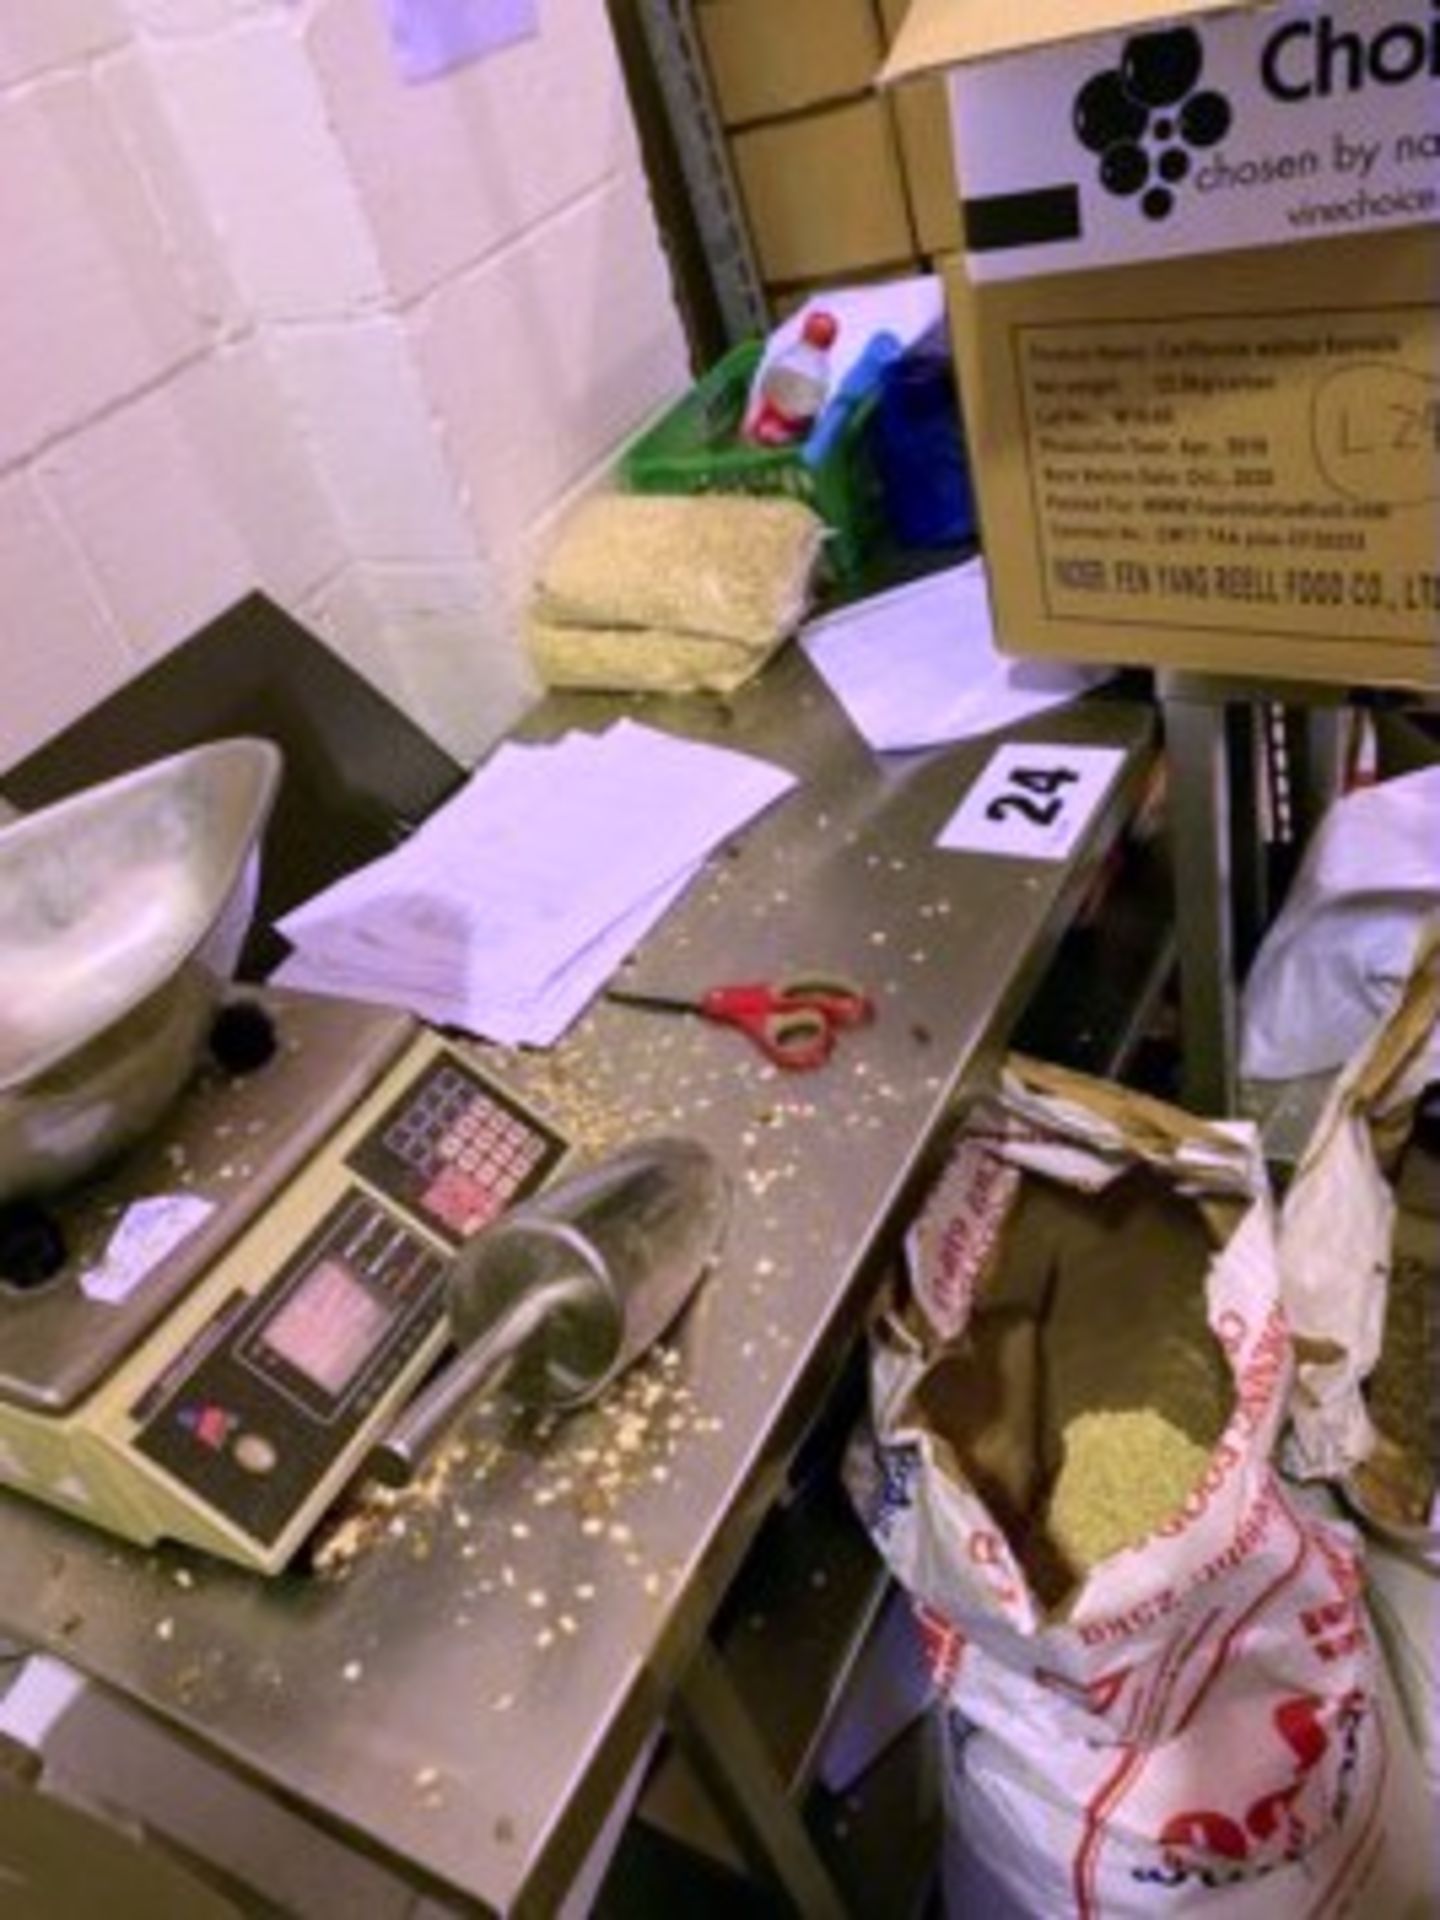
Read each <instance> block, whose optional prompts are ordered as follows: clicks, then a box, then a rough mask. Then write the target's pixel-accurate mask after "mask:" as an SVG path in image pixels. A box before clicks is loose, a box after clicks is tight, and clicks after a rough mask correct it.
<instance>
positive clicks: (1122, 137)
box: [1074, 27, 1233, 220]
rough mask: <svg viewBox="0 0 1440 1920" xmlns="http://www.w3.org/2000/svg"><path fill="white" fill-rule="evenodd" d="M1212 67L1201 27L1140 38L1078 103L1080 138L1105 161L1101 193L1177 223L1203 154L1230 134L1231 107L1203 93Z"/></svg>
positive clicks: (1154, 217) (1130, 41) (1076, 117)
mask: <svg viewBox="0 0 1440 1920" xmlns="http://www.w3.org/2000/svg"><path fill="white" fill-rule="evenodd" d="M1204 66H1205V49H1204V47H1203V46H1202V44H1201V41H1200V36H1199V34H1198V33H1196V31H1195V29H1194V28H1193V27H1174V28H1170V29H1167V30H1166V31H1163V32H1160V33H1137V34H1134V35H1132V37H1131V38H1130V39H1128V40H1127V41H1126V42H1125V45H1124V48H1123V50H1122V52H1121V55H1120V64H1119V65H1118V66H1116V67H1107V68H1106V70H1105V72H1103V73H1097V74H1096V75H1095V76H1094V78H1093V79H1091V80H1087V81H1086V82H1085V85H1084V86H1083V87H1082V88H1081V89H1080V91H1079V93H1078V94H1076V96H1075V113H1074V120H1075V137H1076V138H1077V139H1078V140H1079V142H1080V144H1081V146H1083V147H1085V148H1086V149H1087V150H1088V151H1089V152H1090V153H1093V154H1094V155H1095V156H1096V157H1097V159H1098V161H1099V167H1098V168H1097V175H1098V178H1099V181H1100V185H1101V186H1102V187H1103V188H1104V189H1105V191H1106V192H1107V193H1111V194H1114V195H1115V196H1116V198H1117V199H1122V200H1133V201H1134V202H1135V204H1136V205H1137V206H1138V207H1139V209H1140V212H1141V213H1142V214H1143V215H1144V216H1145V218H1146V219H1147V220H1168V219H1169V217H1170V215H1171V214H1172V213H1173V212H1174V210H1175V196H1176V193H1177V192H1178V191H1179V189H1180V188H1181V187H1182V186H1183V185H1184V183H1185V182H1186V180H1188V179H1189V177H1190V171H1191V168H1192V167H1193V165H1194V160H1195V155H1196V153H1197V152H1203V151H1204V150H1205V149H1206V148H1207V147H1213V146H1216V145H1218V143H1219V142H1220V141H1221V140H1223V139H1224V138H1225V136H1226V134H1227V133H1228V132H1229V131H1230V124H1231V121H1232V119H1233V114H1232V110H1231V106H1230V102H1229V101H1228V100H1227V99H1226V97H1225V95H1224V94H1223V93H1219V92H1216V91H1215V90H1214V89H1213V88H1206V87H1202V86H1201V84H1200V81H1201V76H1202V73H1203V70H1204Z"/></svg>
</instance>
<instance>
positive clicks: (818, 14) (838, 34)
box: [695, 0, 882, 126]
mask: <svg viewBox="0 0 1440 1920" xmlns="http://www.w3.org/2000/svg"><path fill="white" fill-rule="evenodd" d="M695 19H696V24H697V26H698V27H699V29H700V39H701V43H702V45H703V46H704V48H705V60H706V65H707V67H708V68H709V72H710V81H711V85H712V86H713V88H714V90H715V100H716V104H717V106H718V107H719V109H720V117H721V119H722V120H723V121H724V122H725V124H726V126H737V125H743V124H744V123H745V122H746V121H751V120H773V119H774V118H776V116H777V115H779V114H782V113H795V112H797V111H799V110H800V109H802V108H805V107H814V106H819V105H821V104H823V103H824V102H825V101H827V100H840V99H843V98H844V97H845V96H846V95H847V94H851V95H859V94H865V93H868V92H869V91H870V88H871V86H872V85H873V84H874V80H875V69H876V67H878V66H879V64H880V57H881V52H882V44H881V39H880V28H879V23H878V21H877V20H876V17H875V11H874V8H873V7H872V6H871V4H870V0H783V4H781V5H778V6H777V5H776V0H701V4H700V5H699V6H698V7H697V8H696V10H695Z"/></svg>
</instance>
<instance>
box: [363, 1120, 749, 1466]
mask: <svg viewBox="0 0 1440 1920" xmlns="http://www.w3.org/2000/svg"><path fill="white" fill-rule="evenodd" d="M729 1209H730V1184H729V1181H728V1180H727V1179H726V1177H725V1175H724V1173H723V1172H722V1171H721V1169H720V1167H719V1165H718V1164H717V1162H716V1161H715V1159H714V1158H713V1156H712V1155H711V1154H710V1153H709V1151H708V1150H707V1149H706V1148H705V1147H702V1146H701V1145H700V1143H699V1142H698V1141H695V1140H684V1139H679V1138H674V1137H664V1138H660V1139H656V1140H648V1141H642V1142H640V1143H638V1144H637V1145H635V1146H633V1147H630V1148H627V1149H626V1150H625V1151H624V1152H622V1153H619V1154H617V1155H616V1156H615V1157H614V1158H613V1159H610V1160H607V1161H605V1162H603V1163H602V1164H601V1165H599V1166H597V1167H594V1168H592V1169H590V1170H588V1171H586V1172H583V1173H580V1174H577V1175H576V1176H575V1177H574V1178H573V1179H570V1180H566V1181H563V1182H560V1183H559V1184H557V1185H556V1186H554V1187H552V1188H551V1189H550V1190H549V1191H548V1192H546V1193H543V1194H541V1196H540V1198H539V1199H538V1200H536V1201H534V1202H532V1203H531V1204H529V1205H527V1206H524V1207H519V1208H517V1209H516V1210H515V1211H514V1212H513V1213H510V1214H508V1215H507V1216H506V1217H505V1219H503V1220H502V1221H500V1222H499V1223H498V1225H496V1226H494V1227H491V1228H489V1229H487V1231H486V1232H484V1233H482V1234H479V1235H477V1237H476V1238H475V1239H474V1240H472V1241H471V1242H470V1244H469V1245H468V1246H467V1247H465V1248H464V1249H463V1250H462V1252H461V1253H460V1254H459V1256H458V1257H457V1259H456V1262H455V1265H454V1267H453V1268H452V1270H451V1275H450V1287H449V1311H450V1327H451V1332H452V1334H453V1335H454V1339H455V1342H456V1345H457V1347H458V1349H459V1351H458V1352H457V1353H456V1355H455V1357H454V1358H453V1359H452V1361H451V1362H450V1364H449V1366H448V1367H447V1368H446V1370H445V1371H444V1372H443V1373H441V1374H438V1375H436V1377H435V1378H434V1379H433V1380H431V1382H430V1383H429V1384H428V1385H427V1386H426V1387H424V1388H422V1389H421V1391H420V1393H419V1394H418V1395H417V1397H416V1398H415V1399H414V1400H413V1401H412V1402H411V1403H410V1405H409V1406H408V1407H407V1408H406V1410H405V1412H404V1413H402V1414H401V1416H400V1418H399V1420H398V1421H397V1422H396V1423H395V1425H394V1426H393V1427H392V1428H391V1430H390V1433H389V1434H388V1436H387V1437H386V1438H385V1439H384V1440H383V1441H381V1442H380V1444H379V1445H378V1446H377V1448H376V1450H375V1452H374V1454H373V1455H372V1456H371V1460H370V1468H371V1471H372V1472H374V1473H375V1474H376V1475H377V1476H378V1477H379V1478H380V1479H382V1480H384V1481H386V1482H388V1483H389V1484H390V1485H392V1486H398V1485H403V1484H404V1482H406V1481H407V1480H409V1479H410V1478H411V1476H412V1475H413V1474H414V1473H415V1471H416V1469H417V1467H418V1466H419V1464H420V1462H421V1461H422V1460H423V1459H424V1458H425V1456H426V1455H427V1454H428V1453H429V1452H430V1450H431V1448H432V1447H433V1446H434V1445H435V1442H436V1441H437V1440H438V1439H439V1438H440V1437H441V1435H442V1434H443V1433H444V1432H445V1431H446V1430H447V1429H448V1428H449V1427H450V1425H451V1424H452V1422H453V1421H454V1420H455V1419H457V1418H458V1416H459V1415H460V1413H461V1412H462V1411H463V1410H464V1408H465V1407H466V1406H467V1405H468V1404H469V1402H470V1401H471V1400H472V1399H473V1398H474V1396H475V1395H476V1394H477V1393H478V1392H479V1391H480V1389H481V1388H482V1387H484V1388H487V1389H489V1390H491V1391H494V1390H495V1389H497V1388H498V1387H500V1386H502V1385H503V1386H504V1387H505V1389H506V1391H507V1392H508V1393H509V1394H510V1396H511V1397H512V1398H513V1399H516V1400H518V1401H520V1402H521V1403H522V1404H523V1405H525V1406H530V1407H538V1408H547V1407H548V1408H567V1407H575V1406H580V1405H582V1404H583V1403H584V1402H585V1401H587V1400H592V1399H594V1397H595V1396H596V1395H597V1394H598V1393H600V1392H601V1390H602V1389H603V1388H604V1387H606V1386H608V1384H609V1383H610V1381H612V1380H613V1379H614V1378H615V1377H616V1375H617V1374H619V1373H622V1372H623V1371H624V1370H625V1368H626V1367H628V1366H629V1365H630V1364H631V1362H632V1361H634V1360H637V1359H639V1357H640V1355H641V1354H642V1353H644V1352H645V1350H646V1349H647V1348H648V1347H649V1346H650V1345H651V1344H652V1342H653V1341H655V1340H656V1339H657V1338H658V1337H659V1336H660V1334H662V1333H663V1332H664V1330H665V1328H666V1327H667V1326H668V1325H669V1324H670V1322H671V1321H672V1320H673V1319H674V1318H675V1316H676V1315H677V1314H678V1313H679V1312H680V1309H681V1308H682V1307H683V1306H684V1305H685V1303H686V1301H687V1300H688V1299H689V1298H690V1295H691V1293H692V1292H693V1291H694V1289H695V1287H696V1286H697V1285H698V1284H699V1282H700V1280H701V1278H702V1277H703V1276H704V1274H705V1272H706V1270H707V1269H708V1267H709V1266H710V1265H711V1263H712V1262H713V1260H714V1258H715V1255H716V1253H717V1252H718V1250H719V1246H720V1240H721V1237H722V1235H723V1233H724V1230H725V1223H726V1220H727V1219H728V1217H729Z"/></svg>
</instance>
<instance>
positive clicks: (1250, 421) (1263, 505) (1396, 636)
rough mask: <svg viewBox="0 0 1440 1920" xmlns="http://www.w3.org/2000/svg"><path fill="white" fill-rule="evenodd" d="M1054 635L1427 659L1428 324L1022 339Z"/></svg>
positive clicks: (1112, 329) (1036, 331)
mask: <svg viewBox="0 0 1440 1920" xmlns="http://www.w3.org/2000/svg"><path fill="white" fill-rule="evenodd" d="M1011 344H1012V348H1013V352H1014V361H1015V365H1016V367H1017V369H1018V377H1019V385H1020V393H1021V402H1022V405H1023V408H1024V418H1025V438H1026V451H1027V461H1028V468H1029V478H1030V487H1031V495H1032V503H1033V513H1034V520H1035V526H1036V530H1037V536H1036V537H1037V540H1038V543H1039V547H1040V553H1039V564H1040V570H1041V593H1042V597H1043V601H1044V605H1045V609H1046V612H1047V614H1048V616H1049V617H1050V618H1051V619H1055V620H1066V619H1073V620H1084V621H1087V622H1093V621H1106V622H1108V623H1110V624H1112V625H1127V624H1137V625H1145V624H1147V623H1149V624H1151V625H1154V624H1157V623H1164V624H1172V623H1175V622H1177V621H1183V623H1184V624H1185V625H1186V626H1188V627H1192V628H1205V627H1210V628H1213V629H1215V630H1217V631H1218V630H1231V629H1234V628H1237V627H1244V628H1245V629H1246V630H1247V631H1250V632H1257V633H1276V634H1292V633H1293V634H1304V635H1308V636H1316V637H1319V638H1322V639H1323V638H1333V639H1335V640H1336V641H1354V640H1356V639H1357V638H1358V639H1379V640H1398V641H1406V642H1409V641H1413V642H1414V643H1416V644H1417V645H1424V646H1427V647H1433V646H1434V644H1435V633H1436V620H1437V615H1440V547H1437V540H1436V528H1437V524H1440V518H1437V516H1440V334H1437V330H1436V327H1435V317H1434V310H1433V308H1432V307H1426V306H1415V307H1397V308H1390V309H1376V310H1370V311H1366V312H1358V313H1356V312H1339V313H1319V314H1307V313H1287V314H1269V315H1266V314H1259V315H1248V314H1246V315H1226V316H1225V317H1223V318H1221V317H1209V316H1207V317H1203V318H1196V319H1183V318H1178V317H1167V318H1166V319H1164V320H1157V321H1154V322H1144V321H1124V322H1120V321H1113V322H1101V321H1088V322H1087V321H1064V322H1055V323H1050V324H1030V325H1018V326H1016V327H1015V328H1014V329H1013V332H1012V334H1011Z"/></svg>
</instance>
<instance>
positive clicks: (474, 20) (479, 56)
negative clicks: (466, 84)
mask: <svg viewBox="0 0 1440 1920" xmlns="http://www.w3.org/2000/svg"><path fill="white" fill-rule="evenodd" d="M384 6H385V24H386V26H387V27H388V28H389V31H390V43H391V45H392V46H393V47H394V49H395V60H396V64H397V65H398V67H399V69H400V72H401V75H402V76H403V78H405V79H406V80H409V81H412V82H413V81H420V80H436V79H438V78H439V77H440V75H441V74H443V73H450V72H452V71H453V70H454V68H456V67H463V66H465V65H467V64H468V62H470V61H471V60H483V59H484V58H485V56H486V55H487V54H490V53H494V52H496V51H497V49H499V48H500V47H508V46H512V45H513V44H514V43H515V42H516V41H517V40H530V39H533V38H534V36H535V34H536V33H538V32H539V30H540V29H539V4H538V0H384Z"/></svg>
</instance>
